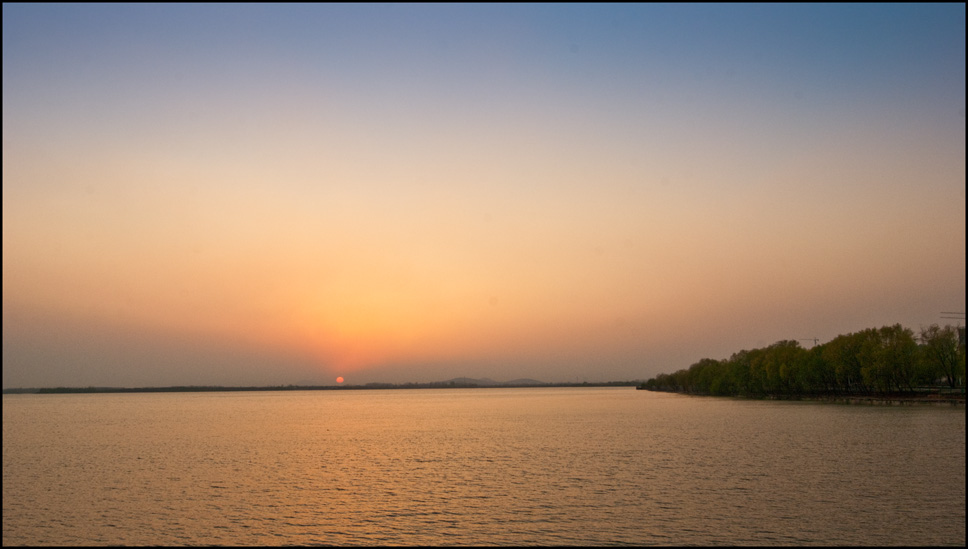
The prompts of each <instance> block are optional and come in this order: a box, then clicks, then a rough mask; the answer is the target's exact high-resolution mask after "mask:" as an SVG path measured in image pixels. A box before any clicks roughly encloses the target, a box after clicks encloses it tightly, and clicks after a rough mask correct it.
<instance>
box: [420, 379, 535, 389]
mask: <svg viewBox="0 0 968 549" xmlns="http://www.w3.org/2000/svg"><path fill="white" fill-rule="evenodd" d="M432 385H445V386H446V385H453V386H461V387H467V386H477V387H531V386H537V385H547V383H545V382H544V381H538V380H536V379H528V378H521V379H512V380H511V381H494V380H493V379H490V378H487V377H484V378H480V379H476V378H472V377H455V378H454V379H448V380H447V381H436V382H434V383H432Z"/></svg>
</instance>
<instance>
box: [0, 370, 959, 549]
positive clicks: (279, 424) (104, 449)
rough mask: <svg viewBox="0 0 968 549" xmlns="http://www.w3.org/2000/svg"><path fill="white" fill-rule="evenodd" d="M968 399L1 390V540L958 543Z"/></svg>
mask: <svg viewBox="0 0 968 549" xmlns="http://www.w3.org/2000/svg"><path fill="white" fill-rule="evenodd" d="M964 421H965V414H964V410H963V409H943V408H903V409H899V408H890V407H885V408H881V407H867V406H843V405H824V404H816V403H794V402H747V401H737V400H733V399H715V398H695V397H685V396H680V395H666V394H655V393H649V392H645V391H635V390H632V389H631V388H540V389H453V390H449V389H424V390H382V391H379V390H373V391H368V390H328V391H295V392H293V391H284V392H245V393H229V392H223V393H179V394H158V393H154V394H133V395H119V394H87V395H83V394H82V395H4V398H3V424H4V445H3V447H4V451H3V506H4V509H3V545H4V546H7V545H89V544H93V545H185V544H192V545H277V544H282V545H317V544H321V545H480V544H500V545H532V544H533V545H613V544H631V545H811V544H816V545H958V546H963V545H964V542H965V515H964V513H965V506H964V498H965V440H964V434H965V429H964V425H965V423H964Z"/></svg>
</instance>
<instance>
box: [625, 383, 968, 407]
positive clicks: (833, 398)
mask: <svg viewBox="0 0 968 549" xmlns="http://www.w3.org/2000/svg"><path fill="white" fill-rule="evenodd" d="M636 388H637V389H639V390H643V391H653V392H656V393H672V394H677V395H688V396H695V397H711V396H715V397H718V398H733V399H741V400H789V401H808V402H830V403H836V404H866V405H874V406H964V405H965V393H934V394H920V395H918V394H914V395H894V394H869V395H799V396H797V395H774V396H759V397H756V396H745V397H744V396H734V395H705V394H698V393H688V392H685V391H661V390H655V389H646V388H644V387H642V386H639V387H636Z"/></svg>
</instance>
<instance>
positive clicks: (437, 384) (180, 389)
mask: <svg viewBox="0 0 968 549" xmlns="http://www.w3.org/2000/svg"><path fill="white" fill-rule="evenodd" d="M641 383H642V382H641V381H607V382H597V383H593V382H581V383H577V382H572V383H543V382H528V383H515V382H507V383H501V382H493V381H489V380H487V381H483V380H481V381H478V382H475V381H468V382H456V381H434V382H430V383H366V384H364V385H273V386H249V387H227V386H221V385H178V386H169V387H40V388H38V387H29V388H12V389H3V394H5V395H13V394H81V393H207V392H251V391H352V390H373V389H380V390H383V389H513V388H535V387H636V386H638V385H640V384H641Z"/></svg>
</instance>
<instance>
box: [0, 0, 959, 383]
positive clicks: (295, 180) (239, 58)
mask: <svg viewBox="0 0 968 549" xmlns="http://www.w3.org/2000/svg"><path fill="white" fill-rule="evenodd" d="M3 14H4V22H3V77H4V78H3V80H4V84H3V108H4V123H3V124H4V129H3V132H4V139H3V142H4V168H3V170H4V186H3V198H4V206H3V208H4V304H3V315H4V347H3V349H4V378H3V379H4V381H3V384H4V387H10V386H38V385H171V384H193V383H196V384H203V383H204V384H222V385H243V384H263V383H304V382H313V383H322V382H330V381H331V380H332V379H335V378H336V376H337V375H341V376H343V377H344V378H346V380H347V382H350V383H355V382H360V383H362V382H369V381H390V382H394V381H432V380H436V379H448V378H450V377H455V376H457V375H466V376H471V377H485V376H487V377H493V378H495V379H502V378H504V379H511V378H516V377H532V378H537V379H543V380H547V381H570V380H575V379H588V380H595V381H598V380H615V379H644V378H647V377H650V376H652V375H655V374H656V373H660V372H669V371H674V370H677V369H679V368H682V367H688V366H689V365H690V364H691V363H693V362H695V361H698V360H699V359H700V358H707V357H708V358H726V357H728V356H729V355H730V354H731V353H733V352H736V351H738V350H741V349H745V348H752V347H758V346H765V345H769V344H771V343H773V342H775V341H778V340H780V339H793V338H814V337H817V338H819V339H820V340H821V341H826V340H829V339H831V338H833V337H835V336H836V335H838V334H841V333H847V332H850V331H856V330H861V329H865V328H869V327H879V326H881V325H885V324H894V323H901V324H903V325H905V326H907V327H910V328H912V329H914V330H917V329H919V327H920V326H926V325H928V324H931V323H936V322H942V319H941V318H940V312H941V311H949V310H957V311H963V310H964V302H965V290H964V288H965V284H964V280H965V259H964V258H965V256H964V250H965V240H964V235H965V209H964V203H965V178H964V173H965V156H964V150H965V103H964V98H965V23H964V21H965V13H964V5H960V4H821V5H814V4H796V5H787V4H776V5H773V4H767V5H760V4H751V5H745V4H744V5H738V4H726V5H721V4H715V5H712V4H710V5H698V4H686V5H680V4H668V5H662V4H633V5H629V4H597V3H596V4H526V5H518V4H472V5H464V4H446V5H438V4H418V5H399V4H385V5H380V4H363V5H357V4H339V5H331V4H291V5H290V4H283V5H278V4H206V5H200V4H193V5H173V4H172V5H166V4H161V5H159V4H154V5H141V4H120V5H118V4H96V5H68V4H42V5H34V4H4V7H3Z"/></svg>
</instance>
